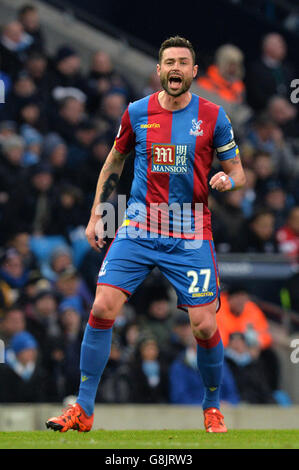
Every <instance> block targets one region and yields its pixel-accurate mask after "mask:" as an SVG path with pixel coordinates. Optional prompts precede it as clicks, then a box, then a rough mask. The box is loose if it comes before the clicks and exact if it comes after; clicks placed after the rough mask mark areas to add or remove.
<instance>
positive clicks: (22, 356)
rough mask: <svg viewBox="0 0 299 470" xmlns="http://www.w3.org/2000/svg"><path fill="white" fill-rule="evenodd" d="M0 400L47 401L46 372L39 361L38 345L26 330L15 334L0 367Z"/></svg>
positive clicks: (17, 401) (15, 401) (12, 401)
mask: <svg viewBox="0 0 299 470" xmlns="http://www.w3.org/2000/svg"><path fill="white" fill-rule="evenodd" d="M0 380H1V383H2V384H4V383H5V387H3V386H1V387H0V402H1V403H24V402H25V403H39V402H44V401H47V388H46V381H45V372H44V370H43V369H42V368H41V366H40V364H39V361H38V345H37V342H36V340H35V338H34V337H33V336H32V335H31V334H30V333H28V332H27V331H22V332H20V333H17V334H16V335H14V337H13V338H12V341H11V346H10V349H9V350H7V351H6V362H5V364H1V367H0Z"/></svg>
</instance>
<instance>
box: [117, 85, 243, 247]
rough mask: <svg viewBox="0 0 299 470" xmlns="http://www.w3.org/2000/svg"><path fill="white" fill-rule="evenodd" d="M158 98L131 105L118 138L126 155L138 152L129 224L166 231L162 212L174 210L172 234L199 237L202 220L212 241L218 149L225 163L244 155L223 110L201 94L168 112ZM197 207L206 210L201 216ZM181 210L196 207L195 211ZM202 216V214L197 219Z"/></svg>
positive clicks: (127, 217)
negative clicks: (212, 175) (212, 180)
mask: <svg viewBox="0 0 299 470" xmlns="http://www.w3.org/2000/svg"><path fill="white" fill-rule="evenodd" d="M158 94H159V92H157V93H154V94H152V95H149V96H147V97H145V98H142V99H140V100H138V101H135V102H134V103H130V104H129V106H128V107H127V109H126V111H125V113H124V115H123V117H122V120H121V125H120V129H119V132H118V135H117V137H116V140H115V148H116V150H117V151H119V152H120V153H122V154H128V153H130V152H131V151H132V150H133V149H135V163H134V179H133V183H132V188H131V195H130V199H129V201H128V207H127V210H126V215H125V220H127V221H128V222H127V223H128V224H130V225H135V224H138V225H139V226H140V227H141V228H146V229H147V230H150V231H157V232H158V233H163V230H164V228H165V227H164V225H163V224H164V223H163V222H161V217H162V215H161V214H163V211H164V208H165V210H166V207H168V208H169V214H170V215H169V218H168V220H169V224H170V230H169V234H170V235H175V236H179V237H183V238H184V236H185V235H184V234H186V233H188V232H190V233H192V234H193V235H194V233H198V225H196V223H195V222H196V221H198V220H200V222H201V224H202V226H201V236H200V237H202V238H203V239H204V240H210V239H212V232H211V216H210V211H209V209H208V192H209V190H208V175H209V172H210V169H211V165H212V161H213V157H214V153H215V151H216V154H217V156H218V158H219V159H220V160H226V159H230V158H234V157H235V156H236V155H237V153H238V152H239V151H238V147H237V145H236V144H235V141H234V135H233V130H232V126H231V122H230V120H229V118H228V116H227V115H226V113H225V111H224V109H223V108H222V107H221V106H218V105H216V104H214V103H211V102H210V101H207V100H205V99H203V98H201V97H199V96H197V95H196V94H192V98H191V101H190V102H189V104H188V105H187V106H186V107H185V108H183V109H180V110H177V111H168V110H166V109H164V108H162V106H161V105H160V103H159V100H158ZM196 203H198V204H196ZM197 207H201V212H195V211H196V208H197ZM153 208H154V210H153ZM155 208H157V210H155ZM158 208H159V210H158ZM172 208H173V209H174V210H172ZM175 208H177V209H178V210H175ZM180 208H181V209H183V208H187V209H188V208H190V210H189V213H188V210H187V209H186V210H185V211H184V210H181V212H180V210H179V209H180ZM178 214H179V215H178ZM196 214H201V215H200V216H199V218H196V217H197V216H196ZM159 217H160V219H158V218H159ZM187 219H188V220H187ZM197 219H198V220H197ZM188 224H189V225H188ZM188 226H189V227H191V230H188V228H187V227H188ZM187 238H188V236H187ZM196 238H198V237H197V236H196Z"/></svg>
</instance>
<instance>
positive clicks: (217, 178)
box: [209, 171, 232, 193]
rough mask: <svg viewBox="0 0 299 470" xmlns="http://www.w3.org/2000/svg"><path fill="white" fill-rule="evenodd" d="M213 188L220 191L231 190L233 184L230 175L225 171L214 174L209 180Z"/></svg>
mask: <svg viewBox="0 0 299 470" xmlns="http://www.w3.org/2000/svg"><path fill="white" fill-rule="evenodd" d="M209 184H210V186H211V188H212V189H216V190H217V191H219V192H220V193H222V192H224V191H229V190H230V189H231V188H232V184H231V182H230V180H229V178H228V175H227V174H226V173H224V171H219V172H218V173H216V175H214V176H213V177H212V178H211V179H210V182H209Z"/></svg>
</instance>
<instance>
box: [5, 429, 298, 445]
mask: <svg viewBox="0 0 299 470" xmlns="http://www.w3.org/2000/svg"><path fill="white" fill-rule="evenodd" d="M0 449H115V450H118V449H177V450H178V449H299V430H298V429H296V430H258V431H257V430H230V431H228V433H226V434H207V433H206V432H205V431H201V430H159V431H102V430H99V431H91V432H89V433H78V432H75V431H69V432H67V433H59V432H53V431H24V432H0Z"/></svg>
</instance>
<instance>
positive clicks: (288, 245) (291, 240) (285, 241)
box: [276, 206, 299, 261]
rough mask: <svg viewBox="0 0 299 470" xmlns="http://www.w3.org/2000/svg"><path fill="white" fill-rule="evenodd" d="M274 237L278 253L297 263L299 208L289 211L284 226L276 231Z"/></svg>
mask: <svg viewBox="0 0 299 470" xmlns="http://www.w3.org/2000/svg"><path fill="white" fill-rule="evenodd" d="M276 237H277V241H278V246H279V251H281V252H282V253H285V254H286V255H287V256H289V257H290V258H291V259H292V260H293V261H299V206H295V207H293V208H292V209H291V210H290V211H289V214H288V217H287V221H286V224H285V225H284V226H283V227H281V228H280V229H279V230H278V232H277V234H276Z"/></svg>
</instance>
